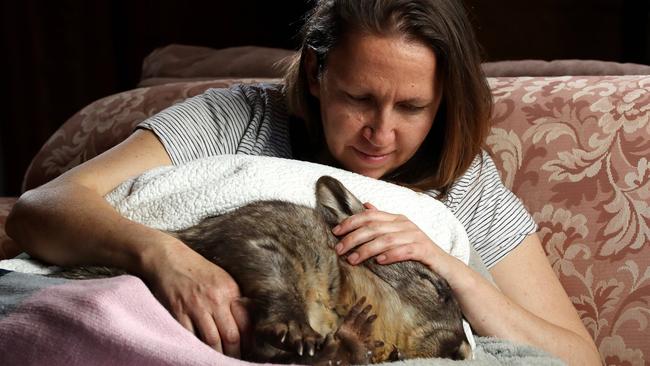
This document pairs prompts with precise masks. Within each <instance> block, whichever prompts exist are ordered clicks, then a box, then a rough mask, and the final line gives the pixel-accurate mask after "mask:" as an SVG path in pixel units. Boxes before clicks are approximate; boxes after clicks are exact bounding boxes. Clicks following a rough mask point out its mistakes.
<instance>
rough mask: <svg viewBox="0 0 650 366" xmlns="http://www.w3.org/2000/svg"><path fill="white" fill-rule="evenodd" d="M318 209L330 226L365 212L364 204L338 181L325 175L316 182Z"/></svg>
mask: <svg viewBox="0 0 650 366" xmlns="http://www.w3.org/2000/svg"><path fill="white" fill-rule="evenodd" d="M316 209H317V210H318V211H319V212H320V213H321V214H322V215H323V217H324V218H325V221H326V222H327V223H328V224H329V225H330V226H335V225H338V224H339V223H340V222H341V221H343V220H344V219H346V218H347V217H349V216H352V215H354V214H357V213H359V212H361V211H363V210H364V207H363V203H361V201H359V199H358V198H357V197H355V196H354V195H353V194H352V192H350V191H348V190H347V188H345V187H344V186H343V184H342V183H341V182H339V181H338V180H336V179H334V178H332V177H330V176H328V175H324V176H322V177H320V178H319V179H318V181H316Z"/></svg>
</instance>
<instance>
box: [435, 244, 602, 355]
mask: <svg viewBox="0 0 650 366" xmlns="http://www.w3.org/2000/svg"><path fill="white" fill-rule="evenodd" d="M454 259H455V258H454ZM456 262H457V263H453V261H450V268H449V269H448V271H450V272H449V274H448V277H449V279H448V281H449V282H450V284H451V286H452V288H453V289H454V294H455V295H456V297H457V299H458V301H459V303H460V304H461V307H462V309H463V313H464V314H465V317H466V318H467V320H468V321H469V322H470V324H472V327H473V328H474V329H475V330H476V331H477V332H478V333H479V334H482V335H490V336H494V337H499V338H504V339H509V340H512V341H514V342H520V343H525V344H530V345H533V346H537V347H539V348H542V349H544V350H546V351H548V352H550V353H552V354H555V355H557V356H558V357H560V358H562V359H563V360H565V361H566V362H568V363H569V364H570V365H600V364H601V360H600V355H599V353H598V349H597V348H596V345H595V343H594V341H593V339H592V338H591V336H590V335H589V333H588V332H587V330H586V328H585V327H584V325H583V324H582V321H581V320H580V317H579V316H578V313H577V312H576V310H575V307H574V306H573V304H572V303H571V301H570V300H569V297H568V296H567V294H566V292H565V291H564V288H563V287H562V285H561V284H560V282H559V280H558V278H557V277H556V275H555V273H554V272H553V270H552V269H551V267H550V265H549V263H548V259H547V258H546V255H545V254H544V251H543V250H542V246H541V243H540V241H539V238H538V237H537V235H536V234H534V235H530V236H528V237H527V238H526V239H525V240H524V241H523V243H521V244H520V245H519V246H518V247H517V248H515V249H514V250H513V251H512V252H511V253H509V254H508V255H507V256H505V257H504V258H503V259H502V260H501V261H499V262H498V263H497V264H495V265H494V267H493V268H492V269H490V272H491V274H492V276H493V278H494V281H495V282H496V284H497V285H498V286H499V288H500V289H501V291H499V290H497V289H496V288H495V287H494V286H492V285H491V284H490V283H489V282H488V281H487V280H486V279H484V278H483V277H482V276H480V275H479V274H478V273H476V272H474V271H472V270H468V267H467V266H465V265H464V264H463V263H461V262H460V261H456ZM451 273H454V274H451ZM452 283H453V284H452Z"/></svg>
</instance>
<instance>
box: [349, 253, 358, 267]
mask: <svg viewBox="0 0 650 366" xmlns="http://www.w3.org/2000/svg"><path fill="white" fill-rule="evenodd" d="M357 259H359V254H357V253H352V254H350V255H349V256H348V262H350V263H352V264H355V263H356V262H357Z"/></svg>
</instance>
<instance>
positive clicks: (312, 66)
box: [305, 47, 320, 99]
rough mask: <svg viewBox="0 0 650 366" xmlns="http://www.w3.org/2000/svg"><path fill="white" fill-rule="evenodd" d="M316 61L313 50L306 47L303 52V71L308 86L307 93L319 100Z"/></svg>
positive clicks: (318, 79)
mask: <svg viewBox="0 0 650 366" xmlns="http://www.w3.org/2000/svg"><path fill="white" fill-rule="evenodd" d="M318 69H319V67H318V61H317V60H316V51H314V49H313V48H311V47H307V49H306V51H305V71H306V74H307V75H306V76H307V84H308V85H309V93H311V95H313V96H314V97H316V98H319V99H320V78H319V77H318V73H319V70H318Z"/></svg>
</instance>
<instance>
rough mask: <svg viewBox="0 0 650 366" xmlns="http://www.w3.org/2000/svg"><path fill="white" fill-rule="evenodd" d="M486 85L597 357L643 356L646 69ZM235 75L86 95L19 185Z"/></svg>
mask: <svg viewBox="0 0 650 366" xmlns="http://www.w3.org/2000/svg"><path fill="white" fill-rule="evenodd" d="M241 81H242V80H235V82H241ZM244 81H251V80H244ZM255 81H277V80H260V79H258V80H255ZM489 81H490V85H491V87H492V90H493V95H494V99H495V108H494V114H493V122H494V125H493V128H492V132H491V134H490V136H489V138H488V141H487V148H488V150H489V151H491V153H492V154H493V156H494V160H495V163H496V164H497V166H498V168H499V169H500V172H501V175H502V178H503V180H504V181H505V183H506V185H507V186H508V187H510V188H511V189H512V190H513V191H514V193H515V194H517V195H518V196H519V197H520V198H521V199H522V200H523V202H524V204H525V205H526V207H527V208H528V210H529V211H530V212H531V214H532V215H533V217H534V218H535V220H536V221H537V223H538V225H539V228H540V231H539V235H540V237H541V239H542V242H543V245H544V248H545V250H546V253H547V254H548V258H549V261H550V262H551V264H552V266H553V268H554V270H555V272H556V274H557V275H558V277H559V278H560V281H561V282H562V284H563V285H564V287H565V289H566V291H567V293H568V294H569V296H570V298H571V300H572V301H573V303H574V305H575V306H576V308H577V309H578V312H579V314H580V316H581V318H582V320H583V322H584V323H585V325H586V326H587V328H588V329H589V331H590V332H591V334H592V336H593V337H594V339H595V340H596V344H597V345H598V347H599V350H600V352H601V355H602V357H603V360H604V362H605V363H606V364H607V365H644V364H645V363H647V362H650V342H648V339H650V326H649V321H650V305H649V302H650V268H649V266H648V265H649V264H650V247H649V245H648V242H650V228H649V227H650V207H649V204H650V76H571V77H569V76H567V77H520V78H491V79H490V80H489ZM232 82H234V81H233V80H220V81H203V82H192V83H177V84H167V85H161V86H155V87H150V88H141V89H135V90H131V91H128V92H124V93H120V94H116V95H113V96H109V97H106V98H103V99H100V100H98V101H96V102H94V103H92V104H91V105H89V106H88V107H86V108H84V109H82V110H81V111H79V112H78V113H77V114H76V115H75V116H73V117H72V118H71V119H70V120H69V121H68V122H67V123H66V124H65V125H64V126H63V127H62V128H61V129H60V130H59V131H57V132H56V133H55V134H54V135H53V136H52V138H51V139H50V140H49V141H48V142H47V143H46V145H45V146H44V147H43V149H42V150H41V152H39V154H38V155H37V156H36V157H35V158H34V160H33V162H32V165H31V166H30V168H29V170H28V172H27V174H26V177H25V188H31V187H35V186H38V185H40V184H42V183H44V182H46V181H48V180H50V179H52V178H53V177H55V176H57V175H59V174H61V173H62V172H64V171H66V170H68V169H70V168H71V167H73V166H75V165H77V164H79V163H80V162H82V161H85V160H88V159H90V158H91V157H93V156H95V155H97V154H98V153H101V152H102V151H104V150H106V149H108V148H109V147H111V146H112V145H114V144H115V143H116V142H118V141H120V140H121V139H123V138H125V137H126V136H127V135H128V134H129V133H130V132H131V130H132V129H133V127H134V126H135V125H137V124H138V123H139V122H140V121H142V120H144V119H145V118H146V117H148V116H150V115H153V114H154V113H156V112H158V111H160V110H162V109H163V108H165V107H167V106H169V105H171V104H173V103H175V102H178V101H180V100H183V99H185V98H187V97H190V96H194V95H197V94H199V93H201V92H202V91H204V90H205V89H207V88H209V87H226V86H228V85H230V84H231V83H232Z"/></svg>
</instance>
